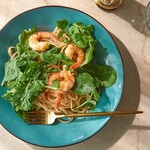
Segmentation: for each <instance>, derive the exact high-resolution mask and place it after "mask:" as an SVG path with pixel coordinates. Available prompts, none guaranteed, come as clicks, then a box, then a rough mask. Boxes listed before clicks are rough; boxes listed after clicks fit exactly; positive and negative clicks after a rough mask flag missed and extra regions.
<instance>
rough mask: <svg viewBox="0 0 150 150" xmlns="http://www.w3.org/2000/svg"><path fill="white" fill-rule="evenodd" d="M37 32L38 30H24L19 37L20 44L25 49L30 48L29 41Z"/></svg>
mask: <svg viewBox="0 0 150 150" xmlns="http://www.w3.org/2000/svg"><path fill="white" fill-rule="evenodd" d="M36 31H37V28H32V29H29V30H23V31H22V33H21V34H20V35H19V37H18V39H19V43H20V44H22V45H24V46H25V47H28V39H29V36H30V35H31V34H33V33H34V32H36Z"/></svg>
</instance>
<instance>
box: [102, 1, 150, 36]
mask: <svg viewBox="0 0 150 150" xmlns="http://www.w3.org/2000/svg"><path fill="white" fill-rule="evenodd" d="M104 11H105V12H107V13H113V14H115V15H117V16H118V17H120V18H122V19H123V20H125V21H127V22H128V23H130V24H131V26H132V27H133V28H134V29H136V30H137V31H139V32H140V33H142V34H144V35H146V36H148V37H149V36H150V31H149V29H148V26H147V24H146V18H145V15H146V14H145V13H146V7H145V6H144V5H142V4H141V3H139V2H137V1H136V0H123V2H122V4H121V6H120V7H119V8H118V9H115V10H109V11H107V10H104Z"/></svg>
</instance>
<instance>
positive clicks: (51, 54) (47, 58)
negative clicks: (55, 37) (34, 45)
mask: <svg viewBox="0 0 150 150" xmlns="http://www.w3.org/2000/svg"><path fill="white" fill-rule="evenodd" d="M38 55H39V56H40V59H41V60H42V61H43V62H45V63H50V64H57V63H58V62H61V63H62V65H66V66H68V67H69V66H71V65H72V64H73V62H72V61H71V60H70V59H68V58H67V56H66V55H65V54H64V53H60V50H59V49H57V48H56V47H53V48H51V49H50V50H48V51H46V52H45V53H40V54H38Z"/></svg>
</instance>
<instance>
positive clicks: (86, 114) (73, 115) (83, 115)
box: [62, 111, 143, 117]
mask: <svg viewBox="0 0 150 150" xmlns="http://www.w3.org/2000/svg"><path fill="white" fill-rule="evenodd" d="M140 113H143V111H129V112H125V111H115V112H91V113H83V114H67V115H63V116H62V117H89V116H125V115H133V114H140Z"/></svg>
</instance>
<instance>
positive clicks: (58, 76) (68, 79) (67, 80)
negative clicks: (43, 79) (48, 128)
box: [48, 70, 75, 109]
mask: <svg viewBox="0 0 150 150" xmlns="http://www.w3.org/2000/svg"><path fill="white" fill-rule="evenodd" d="M55 80H60V90H62V92H63V91H69V90H70V89H71V88H72V87H73V86H74V84H75V77H74V74H73V73H71V72H70V71H64V70H63V71H60V72H55V73H53V74H52V75H51V76H49V82H48V85H49V86H51V85H52V83H53V81H55ZM62 92H59V91H58V90H55V94H56V103H55V107H56V108H57V109H58V108H59V106H60V103H61V100H62V98H63V94H62Z"/></svg>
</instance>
